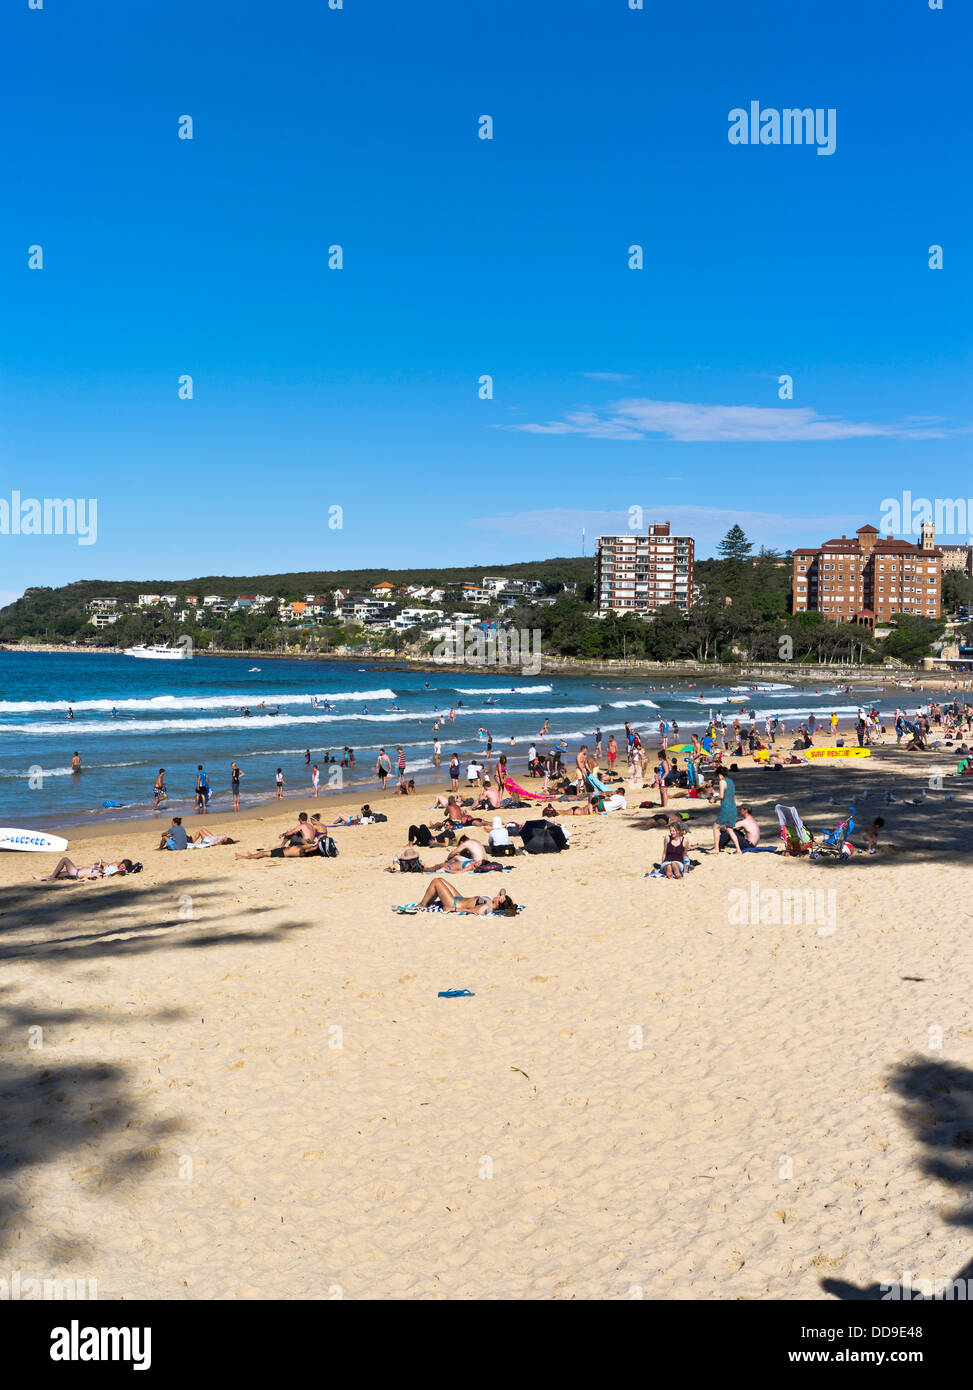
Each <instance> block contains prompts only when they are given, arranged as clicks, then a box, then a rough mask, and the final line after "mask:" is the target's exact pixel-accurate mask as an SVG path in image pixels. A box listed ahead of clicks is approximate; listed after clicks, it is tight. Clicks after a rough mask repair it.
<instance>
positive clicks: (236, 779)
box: [230, 763, 243, 811]
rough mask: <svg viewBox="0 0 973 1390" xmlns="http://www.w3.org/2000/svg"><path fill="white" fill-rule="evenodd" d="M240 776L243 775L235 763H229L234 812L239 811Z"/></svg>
mask: <svg viewBox="0 0 973 1390" xmlns="http://www.w3.org/2000/svg"><path fill="white" fill-rule="evenodd" d="M242 776H243V773H242V772H241V771H240V769H239V768H238V767H237V765H236V763H230V790H231V791H232V793H233V809H234V811H239V809H240V778H241V777H242Z"/></svg>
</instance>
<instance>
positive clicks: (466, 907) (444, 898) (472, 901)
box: [413, 878, 517, 917]
mask: <svg viewBox="0 0 973 1390" xmlns="http://www.w3.org/2000/svg"><path fill="white" fill-rule="evenodd" d="M435 902H438V903H439V904H440V905H441V906H442V908H443V910H444V911H445V912H466V913H471V914H472V915H473V916H474V917H486V916H488V915H489V914H490V913H491V912H499V913H502V915H503V916H504V917H516V915H517V904H516V903H515V902H514V900H513V898H510V897H508V896H507V892H506V889H504V888H501V889H500V892H499V893H495V894H494V895H493V897H492V898H488V897H484V896H483V895H482V894H481V895H479V896H477V897H475V898H464V897H461V896H460V893H459V891H458V890H457V889H456V888H454V887H453V885H452V884H451V883H447V881H446V879H444V878H434V879H433V880H432V882H431V883H430V884H429V887H428V888H427V889H426V891H425V893H423V895H422V901H421V902H419V903H418V904H417V907H430V906H431V905H432V904H433V903H435ZM413 910H415V909H413Z"/></svg>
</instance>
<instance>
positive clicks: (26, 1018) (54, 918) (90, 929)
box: [0, 880, 313, 1261]
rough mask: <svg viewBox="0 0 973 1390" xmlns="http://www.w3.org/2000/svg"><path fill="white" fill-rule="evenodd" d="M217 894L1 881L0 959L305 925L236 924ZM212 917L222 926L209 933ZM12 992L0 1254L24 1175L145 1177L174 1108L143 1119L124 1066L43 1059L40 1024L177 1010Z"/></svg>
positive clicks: (164, 1016)
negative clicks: (51, 1171) (28, 997)
mask: <svg viewBox="0 0 973 1390" xmlns="http://www.w3.org/2000/svg"><path fill="white" fill-rule="evenodd" d="M224 902H225V897H224V895H223V894H222V893H220V892H219V891H218V890H214V889H212V888H206V887H201V886H200V884H199V882H198V881H197V880H175V881H171V882H168V883H166V884H164V885H147V884H145V883H141V882H135V881H132V882H129V883H126V882H125V881H124V880H119V881H117V882H112V881H109V882H107V883H105V882H101V883H96V884H91V885H80V884H76V883H73V882H70V883H65V884H64V885H63V886H62V885H50V886H49V887H48V886H41V887H40V888H37V887H35V886H34V885H29V886H28V885H22V886H19V887H14V888H9V889H5V890H4V892H3V897H2V907H3V910H2V914H0V961H3V962H6V963H10V962H14V961H16V962H19V963H26V964H34V965H39V966H41V967H43V968H45V969H48V970H55V971H56V970H58V969H60V968H62V967H67V968H72V967H73V966H75V965H76V964H77V963H79V962H90V961H95V960H105V961H111V960H113V959H115V960H117V959H119V958H121V957H125V956H132V955H144V954H148V953H149V952H156V951H182V950H193V949H198V948H200V947H203V946H205V947H210V948H212V947H215V946H233V945H239V944H241V943H249V944H261V945H263V944H265V945H270V944H272V943H275V942H279V941H282V940H285V939H287V938H288V937H290V936H292V935H293V934H294V933H296V932H301V931H307V930H309V929H310V928H311V926H312V925H313V923H310V922H280V923H277V924H276V925H268V926H267V927H265V928H263V929H261V928H260V927H259V926H258V925H256V924H255V925H254V926H244V927H243V929H240V930H237V929H234V928H232V927H228V926H226V925H225V920H226V919H225V915H224ZM269 910H271V909H270V908H267V907H254V908H252V909H240V910H239V915H240V916H241V917H242V918H244V920H246V919H248V918H252V917H259V916H262V915H263V913H265V912H266V911H269ZM189 914H191V915H189ZM217 922H220V923H222V924H223V925H221V927H220V928H219V929H217V927H216V924H217ZM18 988H19V987H18ZM27 988H29V986H24V989H25V990H26V989H27ZM14 993H15V991H14V989H11V988H8V989H6V990H4V991H0V1021H2V1024H3V1029H2V1035H3V1039H4V1048H3V1050H4V1054H5V1055H4V1056H3V1057H2V1058H0V1250H4V1249H7V1248H11V1247H13V1246H15V1245H16V1244H17V1242H18V1240H19V1239H20V1236H21V1235H22V1228H23V1225H24V1223H25V1222H28V1221H36V1217H35V1216H34V1214H33V1213H32V1198H31V1174H33V1173H36V1172H37V1171H38V1170H40V1169H43V1168H45V1167H49V1166H50V1165H51V1164H54V1163H60V1164H61V1165H62V1166H65V1167H68V1166H69V1168H70V1170H73V1171H70V1177H69V1179H68V1182H69V1183H70V1184H71V1185H72V1186H73V1187H76V1188H77V1189H78V1190H81V1191H92V1192H97V1193H100V1192H103V1191H104V1192H109V1193H110V1192H111V1190H112V1188H113V1187H114V1186H115V1185H116V1184H118V1183H119V1182H121V1181H122V1180H123V1179H126V1178H131V1176H132V1174H133V1173H134V1174H147V1173H149V1172H150V1171H151V1170H152V1169H153V1168H154V1167H155V1166H156V1164H157V1163H158V1162H159V1161H160V1159H161V1158H162V1157H163V1150H162V1148H161V1147H160V1145H159V1143H158V1142H156V1141H161V1140H164V1138H165V1136H166V1135H170V1134H173V1133H177V1132H179V1130H180V1129H181V1128H182V1122H181V1120H180V1119H179V1118H178V1117H177V1116H172V1117H169V1118H167V1119H162V1120H160V1119H151V1118H149V1117H147V1116H146V1115H145V1112H144V1110H143V1107H142V1105H141V1104H140V1101H139V1099H138V1097H137V1095H136V1091H135V1082H134V1074H133V1069H132V1068H130V1067H128V1066H126V1065H122V1064H118V1063H106V1064H98V1063H90V1062H79V1063H71V1062H62V1061H57V1062H53V1063H52V1062H49V1061H47V1060H46V1057H50V1055H51V1048H50V1045H49V1043H48V1042H46V1041H45V1039H44V1036H43V1034H44V1030H47V1029H51V1028H57V1027H61V1026H64V1025H72V1026H79V1025H80V1026H82V1027H83V1026H85V1025H88V1024H92V1023H99V1022H108V1023H110V1024H111V1025H112V1026H113V1027H118V1026H119V1024H125V1025H128V1026H130V1027H135V1028H137V1027H138V1025H139V1023H140V1022H154V1023H160V1022H162V1023H165V1022H169V1021H172V1020H174V1019H178V1018H180V1017H182V1015H183V1011H182V1010H181V1009H178V1008H177V1009H173V1008H163V1009H160V1010H156V1011H151V1010H149V1011H142V1012H133V1013H129V1014H127V1015H126V1014H125V1013H124V1012H122V1011H120V1010H118V1009H113V1010H111V1012H110V1013H109V1012H107V1011H105V1012H101V1011H99V1010H97V1009H59V1008H56V1007H54V1006H51V1005H49V1004H44V1005H43V1006H35V1005H32V1004H29V1003H22V1002H20V1001H19V1000H18V999H17V998H15V997H14ZM45 1054H46V1057H45ZM126 1130H131V1131H132V1135H131V1139H132V1142H131V1143H130V1144H124V1143H121V1144H120V1142H119V1141H120V1140H122V1139H124V1137H125V1131H126ZM109 1150H113V1151H111V1152H109ZM52 1247H53V1248H54V1250H55V1255H54V1256H52V1258H53V1259H54V1260H55V1261H56V1259H57V1255H56V1250H57V1249H61V1250H72V1251H76V1250H78V1249H83V1248H85V1246H84V1242H77V1241H74V1240H73V1239H72V1238H70V1237H68V1238H64V1237H63V1236H58V1237H53V1238H52Z"/></svg>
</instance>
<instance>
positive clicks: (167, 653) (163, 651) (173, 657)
mask: <svg viewBox="0 0 973 1390" xmlns="http://www.w3.org/2000/svg"><path fill="white" fill-rule="evenodd" d="M124 655H125V656H140V657H142V658H143V659H145V660H148V661H185V660H186V658H187V657H189V656H191V655H192V650H191V648H189V647H167V646H165V645H164V644H163V645H159V644H158V643H157V644H156V645H155V646H154V647H147V646H145V644H144V643H143V644H142V645H141V646H139V647H126V648H125V652H124Z"/></svg>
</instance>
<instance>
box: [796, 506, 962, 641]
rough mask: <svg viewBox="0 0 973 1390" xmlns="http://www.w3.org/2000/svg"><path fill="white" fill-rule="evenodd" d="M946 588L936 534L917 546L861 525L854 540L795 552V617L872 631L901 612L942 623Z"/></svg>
mask: <svg viewBox="0 0 973 1390" xmlns="http://www.w3.org/2000/svg"><path fill="white" fill-rule="evenodd" d="M941 583H942V552H941V551H940V550H939V549H938V548H937V547H936V544H935V537H934V536H933V535H932V533H931V531H927V532H925V533H924V534H923V537H922V544H921V545H912V544H910V542H909V541H897V540H892V539H890V538H889V537H886V536H880V535H879V532H878V530H877V528H876V527H874V526H860V527H859V528H858V530H857V531H856V533H855V535H854V537H852V538H850V539H849V537H848V536H839V537H837V538H835V539H833V540H830V541H825V542H824V544H823V545H820V546H817V547H807V546H802V547H799V548H798V549H796V550H795V551H794V574H793V587H792V592H791V612H792V613H821V614H822V615H823V616H824V617H826V618H830V619H832V620H833V621H834V622H836V623H842V622H843V623H862V624H864V625H866V626H868V627H874V626H875V624H876V623H882V622H888V621H889V620H890V619H891V618H892V617H893V616H894V615H895V614H896V613H910V614H913V615H915V616H917V617H923V618H938V617H939V614H940V592H941Z"/></svg>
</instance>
